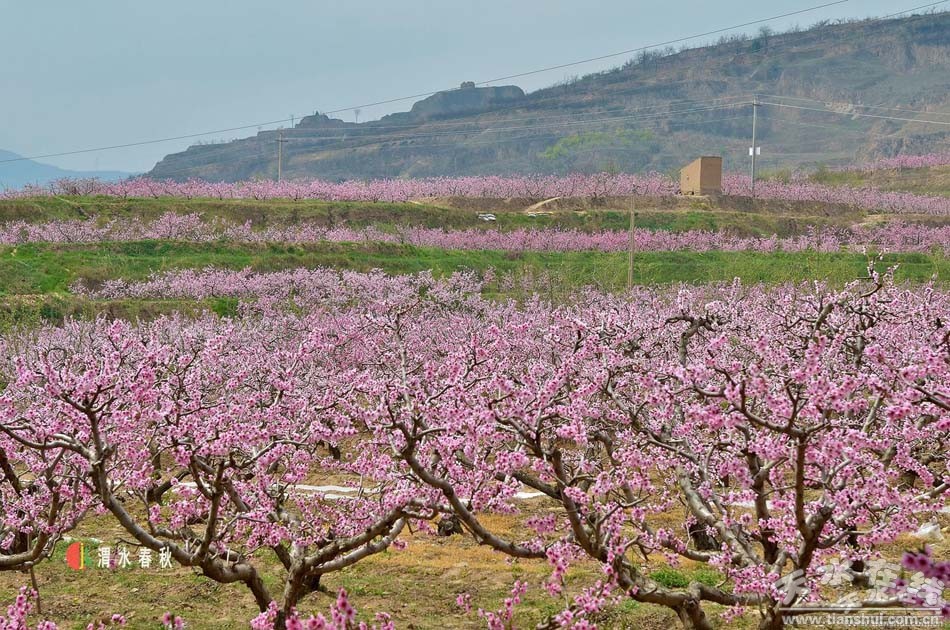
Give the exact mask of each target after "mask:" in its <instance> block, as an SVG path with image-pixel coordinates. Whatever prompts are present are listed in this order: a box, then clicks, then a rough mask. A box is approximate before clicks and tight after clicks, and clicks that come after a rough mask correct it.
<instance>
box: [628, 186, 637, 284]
mask: <svg viewBox="0 0 950 630" xmlns="http://www.w3.org/2000/svg"><path fill="white" fill-rule="evenodd" d="M636 225H637V213H636V212H634V210H633V202H632V201H631V202H630V242H629V244H628V247H627V290H628V291H629V290H631V289H633V251H634V249H636V240H635V239H634V234H635V232H636Z"/></svg>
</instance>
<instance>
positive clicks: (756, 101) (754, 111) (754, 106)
mask: <svg viewBox="0 0 950 630" xmlns="http://www.w3.org/2000/svg"><path fill="white" fill-rule="evenodd" d="M758 111H759V99H758V97H757V96H756V95H755V94H753V95H752V146H751V147H749V155H751V156H752V173H751V176H750V178H749V180H750V181H749V183H750V186H751V188H752V199H753V200H755V156H756V155H757V154H758V153H759V147H758V146H756V144H755V119H756V114H757V113H758Z"/></svg>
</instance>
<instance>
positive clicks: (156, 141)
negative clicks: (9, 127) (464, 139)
mask: <svg viewBox="0 0 950 630" xmlns="http://www.w3.org/2000/svg"><path fill="white" fill-rule="evenodd" d="M849 1H850V0H835V1H833V2H826V3H824V4H819V5H816V6H812V7H809V8H806V9H800V10H798V11H791V12H788V13H783V14H780V15H775V16H772V17H768V18H762V19H759V20H753V21H750V22H744V23H742V24H736V25H733V26H729V27H726V28H721V29H716V30H712V31H707V32H705V33H699V34H697V35H690V36H688V37H680V38H676V39H672V40H669V41H666V42H662V43H659V44H651V45H648V46H639V47H637V48H631V49H628V50H625V51H621V52H616V53H610V54H608V55H600V56H598V57H591V58H588V59H582V60H580V61H574V62H570V63H566V64H558V65H555V66H549V67H546V68H540V69H537V70H531V71H527V72H521V73H517V74H512V75H508V76H505V77H497V78H494V79H488V80H487V81H479V82H477V83H476V85H487V84H489V83H494V82H497V81H503V80H507V79H511V78H516V77H523V76H528V75H531V74H539V73H542V72H548V71H551V70H557V69H561V68H566V67H570V66H575V65H580V64H585V63H591V62H593V61H600V60H603V59H609V58H612V57H617V56H621V55H628V54H631V53H635V52H639V51H645V50H649V49H651V48H658V47H661V46H668V45H671V44H676V43H680V42H685V41H689V40H692V39H697V38H700V37H708V36H709V35H715V34H718V33H724V32H726V31H731V30H735V29H738V28H744V27H746V26H752V25H755V24H761V23H764V22H770V21H773V20H778V19H782V18H786V17H791V16H793V15H800V14H803V13H808V12H811V11H816V10H818V9H823V8H826V7H829V6H834V5H839V4H844V3H846V2H849ZM948 1H950V0H941V2H936V3H933V4H932V5H925V6H927V7H929V6H935V5H937V4H942V3H944V2H948ZM918 8H920V7H918ZM915 10H917V9H916V8H915V9H908V11H915ZM457 89H459V88H451V89H450V90H436V91H433V92H424V93H419V94H414V95H410V96H401V97H398V98H392V99H385V100H382V101H376V102H374V103H364V104H361V105H352V106H350V107H344V108H340V109H335V110H330V111H328V112H324V113H325V114H335V113H339V112H344V111H349V110H352V109H356V108H363V107H372V106H374V105H384V104H388V103H396V102H399V101H405V100H409V99H414V98H421V97H426V96H431V95H433V94H437V93H438V92H446V91H453V90H457ZM287 120H289V119H288V118H281V119H279V120H273V121H268V122H262V123H254V124H249V125H240V126H237V127H228V128H226V129H218V130H214V131H204V132H200V133H192V134H184V135H179V136H170V137H166V138H156V139H153V140H141V141H138V142H126V143H122V144H114V145H109V146H101V147H94V148H88V149H76V150H72V151H61V152H57V153H46V154H42V155H32V156H27V157H18V158H8V159H5V160H0V164H3V163H7V162H20V161H23V160H38V159H44V158H51V157H64V156H69V155H78V154H81V153H93V152H98V151H109V150H114V149H124V148H129V147H136V146H145V145H149V144H159V143H162V142H172V141H175V140H187V139H191V138H198V137H201V136H208V135H214V134H218V133H227V132H230V131H241V130H245V129H252V128H255V127H264V126H269V125H276V124H279V123H282V122H286V121H287Z"/></svg>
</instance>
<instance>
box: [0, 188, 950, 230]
mask: <svg viewBox="0 0 950 630" xmlns="http://www.w3.org/2000/svg"><path fill="white" fill-rule="evenodd" d="M530 203H531V201H530V200H497V199H496V200H493V199H467V200H461V199H443V200H427V201H425V202H420V203H382V202H379V203H367V202H328V201H316V200H300V201H293V200H289V199H273V200H267V201H256V200H247V199H226V200H219V199H181V198H170V197H169V198H158V199H118V198H113V197H34V198H26V199H12V200H0V222H3V221H12V220H23V221H29V222H34V223H39V222H44V221H51V220H62V219H86V218H90V217H97V218H99V219H101V220H110V219H135V220H141V221H149V220H152V219H155V218H156V217H158V216H160V215H161V214H163V213H165V212H176V213H179V214H186V213H192V212H194V213H200V214H201V215H202V216H203V217H204V219H205V220H207V221H210V220H214V219H225V220H227V221H231V222H237V223H244V222H247V221H250V222H251V223H252V224H254V225H255V226H265V225H272V224H279V225H293V224H298V223H310V224H315V225H320V226H332V225H343V224H346V225H349V226H352V227H362V226H369V225H373V226H375V227H377V228H380V229H383V230H392V229H395V227H396V226H404V225H415V226H425V227H439V228H445V229H460V228H486V227H491V228H497V229H501V230H512V229H517V228H531V227H537V228H542V227H553V228H560V229H579V230H588V231H592V230H601V229H610V230H623V229H626V228H627V224H628V220H629V219H628V217H629V210H630V207H631V204H634V205H635V210H636V211H637V213H638V217H637V225H638V226H639V227H641V228H646V229H652V230H672V231H685V230H694V229H702V230H727V231H730V232H734V233H737V234H741V235H747V236H753V235H771V234H778V235H779V236H789V235H794V234H799V233H801V232H803V231H805V230H806V229H807V228H808V227H809V226H847V225H852V224H854V223H859V222H861V221H863V220H864V219H865V218H866V217H867V216H868V215H867V213H865V212H862V211H859V210H855V209H853V208H846V207H838V206H836V207H833V208H829V207H826V206H820V205H815V204H807V203H798V204H795V203H789V202H781V201H774V200H772V201H769V200H760V201H757V202H755V204H753V203H752V202H751V200H749V199H747V198H730V197H722V198H720V199H718V200H713V199H706V198H657V199H651V198H638V199H631V198H613V199H607V200H604V201H603V203H602V204H600V205H596V206H594V205H592V204H591V202H590V201H589V200H577V199H568V200H559V201H557V202H555V203H553V204H549V205H546V206H544V208H542V209H541V210H542V211H543V212H542V213H539V214H537V215H536V216H530V215H529V214H527V213H525V212H523V210H524V209H525V208H527V207H528V206H529V205H530ZM480 212H493V213H494V214H495V215H496V217H497V221H495V222H491V223H486V222H484V221H482V220H480V219H479V218H478V214H479V213H480ZM905 219H906V220H917V221H928V222H934V221H940V220H941V219H934V218H933V217H905ZM944 221H945V219H944Z"/></svg>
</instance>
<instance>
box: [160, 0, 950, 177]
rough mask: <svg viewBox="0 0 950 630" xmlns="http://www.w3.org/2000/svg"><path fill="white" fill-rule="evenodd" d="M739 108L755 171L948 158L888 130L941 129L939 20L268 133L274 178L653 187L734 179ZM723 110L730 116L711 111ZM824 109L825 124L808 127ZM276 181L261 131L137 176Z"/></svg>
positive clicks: (754, 44)
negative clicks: (579, 178)
mask: <svg viewBox="0 0 950 630" xmlns="http://www.w3.org/2000/svg"><path fill="white" fill-rule="evenodd" d="M752 94H758V95H760V97H759V98H760V99H761V100H762V101H764V102H765V103H769V104H764V105H762V106H761V107H760V108H758V114H759V115H758V120H757V122H758V128H757V137H758V142H757V144H759V145H761V146H762V157H761V158H760V162H759V164H760V166H761V168H762V169H763V170H775V169H779V168H795V167H800V166H804V165H807V166H813V165H815V164H819V163H825V164H836V163H842V162H854V161H857V160H866V159H870V158H874V157H886V156H892V155H896V154H899V153H927V152H932V151H948V150H950V128H948V127H947V126H945V125H924V124H920V123H915V122H908V121H907V120H901V119H907V118H913V117H915V116H923V114H921V113H920V112H934V114H932V115H931V116H932V119H934V120H942V121H950V114H947V113H943V114H942V115H941V114H940V112H950V12H943V13H931V14H925V15H913V16H909V17H904V18H897V19H889V20H855V21H844V22H836V23H828V22H824V23H820V24H818V25H815V26H814V27H812V28H810V29H807V30H794V31H791V32H787V33H781V34H776V33H773V32H772V31H770V30H769V29H767V28H762V29H760V30H759V31H758V32H757V33H756V34H754V35H734V36H729V37H723V38H722V39H720V40H719V42H717V43H716V44H714V45H709V46H704V47H699V48H693V49H684V50H680V51H678V52H677V51H675V50H673V49H668V50H666V51H653V52H644V53H641V54H640V55H639V56H638V57H637V58H636V59H632V60H630V61H629V62H627V63H625V64H624V65H623V66H622V67H619V68H616V69H613V70H609V71H606V72H600V73H596V74H591V75H588V76H585V77H581V78H576V79H573V80H570V81H565V82H563V83H561V84H559V85H555V86H552V87H549V88H545V89H542V90H538V91H536V92H532V93H530V94H525V93H524V92H523V91H522V90H521V89H520V88H518V87H515V86H503V87H475V85H474V84H472V83H463V84H462V86H461V87H460V88H458V89H455V90H449V91H445V92H440V93H438V94H435V95H433V96H430V97H428V98H426V99H424V100H422V101H419V102H417V103H416V104H414V105H413V106H412V108H411V110H410V111H408V112H403V113H398V114H392V115H389V116H385V117H383V118H382V119H380V120H376V121H370V122H364V123H359V124H357V123H353V122H344V121H342V120H338V119H332V118H328V117H327V116H322V115H319V114H318V115H314V116H308V117H306V118H303V119H302V120H301V121H300V122H299V124H297V125H296V126H295V127H294V128H293V129H285V130H284V131H283V138H284V140H285V142H284V143H283V145H282V146H283V176H284V177H288V178H303V177H320V178H324V179H330V180H342V179H354V178H375V177H418V176H439V175H483V174H514V173H563V172H570V171H584V172H592V171H600V170H620V171H628V172H636V171H643V170H659V171H664V172H668V171H670V170H672V169H674V168H676V167H679V166H681V165H683V164H685V163H687V162H689V161H690V160H692V159H693V158H694V157H696V156H698V155H710V154H713V155H716V154H718V155H722V156H723V157H724V159H725V167H726V168H727V169H730V170H736V169H745V168H746V167H747V160H748V148H749V146H750V144H751V142H750V135H751V126H752V125H751V123H752V107H751V105H750V104H749V101H750V100H751V95H752ZM766 95H773V96H766ZM775 95H777V96H775ZM730 103H734V104H737V105H736V106H733V107H721V106H723V105H728V104H730ZM775 103H779V104H782V105H784V106H779V105H776V104H775ZM853 104H857V105H862V106H867V108H861V107H854V106H853ZM826 108H831V109H834V110H835V111H837V112H838V114H837V115H835V114H829V113H821V112H819V111H813V110H816V109H817V110H821V109H826ZM859 112H864V113H868V114H874V115H875V116H879V117H876V118H875V117H859V116H855V115H854V114H856V113H859ZM276 174H277V132H276V131H264V132H260V133H258V134H257V135H256V136H254V137H251V138H246V139H242V140H235V141H232V142H227V143H220V144H205V145H198V146H193V147H190V148H189V149H187V150H186V151H183V152H181V153H175V154H172V155H168V156H166V157H165V158H164V159H163V160H162V161H161V162H159V163H158V164H157V165H156V166H155V167H154V169H153V170H152V171H151V173H150V175H152V176H155V177H169V178H173V179H179V180H180V179H187V178H189V177H200V178H204V179H208V180H216V181H235V180H241V179H251V178H274V177H276Z"/></svg>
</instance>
